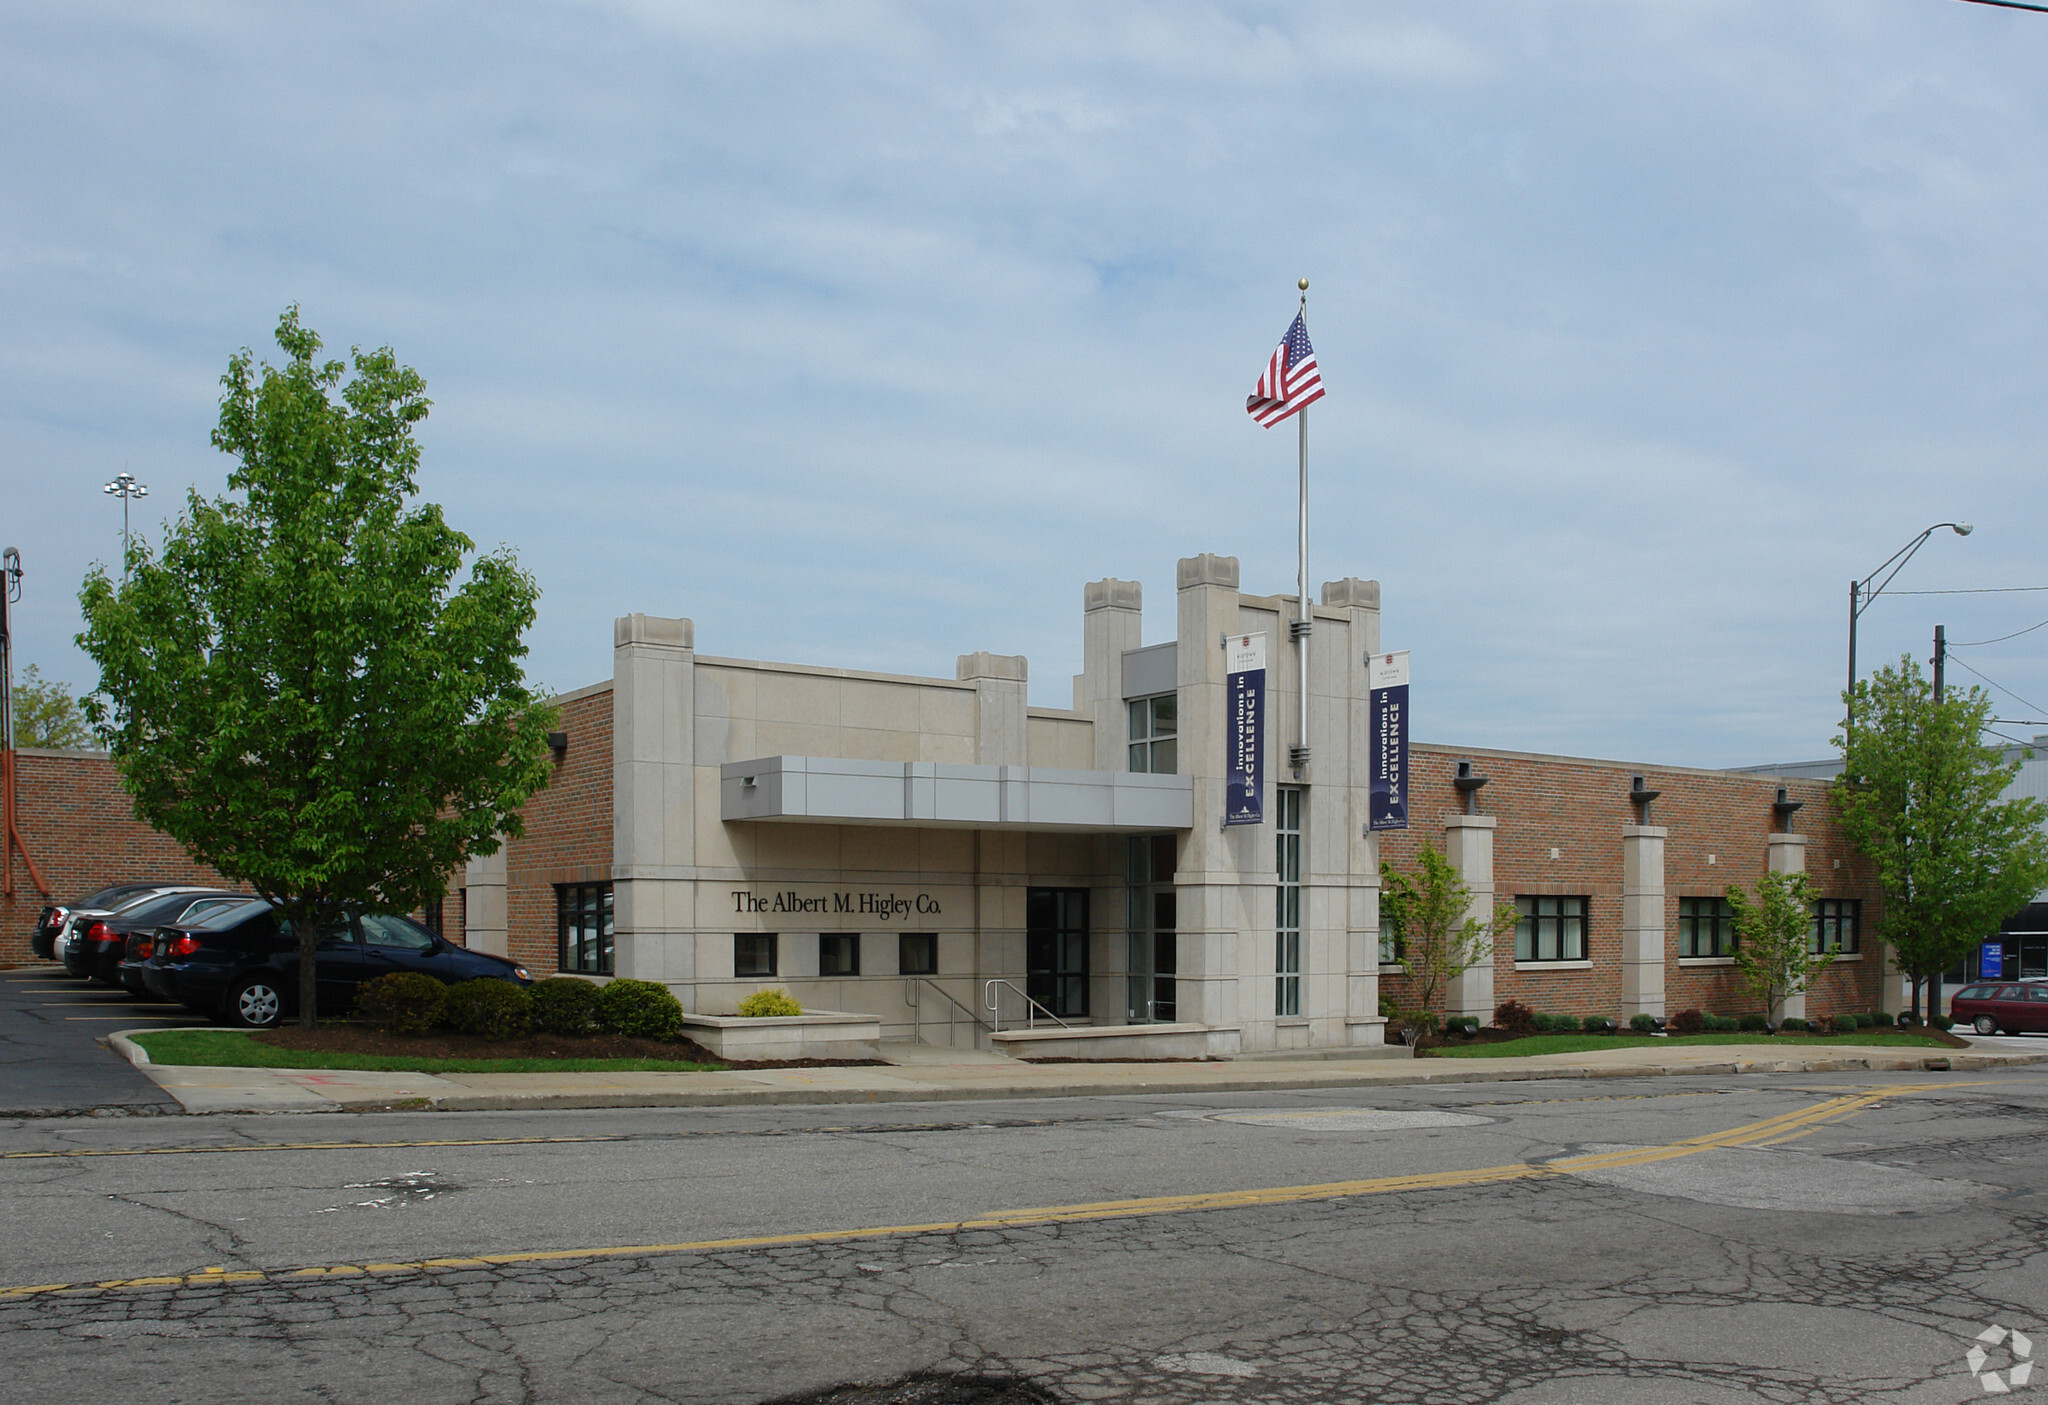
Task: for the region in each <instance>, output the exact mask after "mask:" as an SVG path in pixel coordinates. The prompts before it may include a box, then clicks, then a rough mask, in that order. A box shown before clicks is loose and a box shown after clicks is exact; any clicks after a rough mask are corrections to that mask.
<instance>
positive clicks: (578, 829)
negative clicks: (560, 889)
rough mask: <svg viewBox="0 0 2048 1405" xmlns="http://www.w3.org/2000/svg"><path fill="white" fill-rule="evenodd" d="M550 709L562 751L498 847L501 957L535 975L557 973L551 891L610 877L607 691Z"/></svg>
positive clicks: (570, 697)
mask: <svg viewBox="0 0 2048 1405" xmlns="http://www.w3.org/2000/svg"><path fill="white" fill-rule="evenodd" d="M556 703H557V705H558V706H559V707H560V708H561V714H562V720H561V722H560V724H559V726H560V728H561V730H562V731H564V732H566V733H567V734H568V738H569V745H568V749H567V750H565V751H564V752H563V753H562V754H561V755H560V756H558V757H557V758H556V759H555V769H554V776H553V778H552V779H551V780H550V781H549V782H548V788H547V789H546V790H543V791H542V792H541V793H540V794H538V795H536V796H534V797H533V799H531V800H529V801H527V802H526V811H525V820H526V834H525V835H524V836H523V837H521V838H518V839H512V840H508V841H507V842H506V845H505V907H506V919H507V944H508V950H507V953H506V954H507V955H509V956H510V957H511V958H512V959H513V960H514V961H518V962H521V963H523V964H524V965H525V966H526V968H527V969H528V970H530V971H532V972H533V973H534V975H535V976H536V977H539V976H542V975H547V974H551V973H553V972H554V971H557V970H559V969H560V961H559V951H558V948H557V944H556V928H555V885H556V884H558V883H609V882H610V881H611V877H612V685H611V684H610V683H608V682H607V683H600V684H596V685H594V686H592V687H589V688H581V689H578V690H576V691H575V692H572V693H565V694H563V695H562V696H561V697H560V698H558V699H556Z"/></svg>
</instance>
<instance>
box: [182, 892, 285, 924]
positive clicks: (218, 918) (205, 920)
mask: <svg viewBox="0 0 2048 1405" xmlns="http://www.w3.org/2000/svg"><path fill="white" fill-rule="evenodd" d="M268 911H270V904H269V903H267V902H265V901H263V899H261V898H250V899H248V900H247V901H245V902H238V903H234V904H231V905H230V906H228V907H224V908H222V909H221V910H220V911H218V912H209V913H205V914H204V915H202V916H201V917H200V918H199V920H198V921H196V922H191V923H187V924H186V925H187V926H190V927H193V928H195V929H197V930H200V931H213V932H217V931H219V930H220V929H221V928H223V927H232V926H234V925H235V924H237V923H239V922H242V921H244V920H246V919H248V918H251V917H254V916H256V915H257V914H258V913H263V912H268Z"/></svg>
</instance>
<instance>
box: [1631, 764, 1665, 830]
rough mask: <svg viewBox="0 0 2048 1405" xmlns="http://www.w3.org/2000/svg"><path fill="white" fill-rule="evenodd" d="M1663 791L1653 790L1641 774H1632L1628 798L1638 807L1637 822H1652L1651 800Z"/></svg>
mask: <svg viewBox="0 0 2048 1405" xmlns="http://www.w3.org/2000/svg"><path fill="white" fill-rule="evenodd" d="M1663 793H1664V792H1663V791H1661V790H1652V789H1650V788H1649V787H1648V786H1647V785H1644V784H1643V778H1642V777H1641V776H1630V777H1629V778H1628V798H1629V803H1630V804H1631V805H1634V806H1635V807H1636V823H1637V824H1648V823H1649V822H1650V802H1651V801H1652V800H1655V799H1656V798H1657V797H1658V796H1660V795H1662V794H1663Z"/></svg>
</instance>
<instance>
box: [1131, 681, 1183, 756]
mask: <svg viewBox="0 0 2048 1405" xmlns="http://www.w3.org/2000/svg"><path fill="white" fill-rule="evenodd" d="M1129 706H1130V717H1131V769H1132V770H1133V771H1150V772H1152V773H1153V774H1155V775H1161V776H1170V775H1172V774H1173V773H1174V769H1175V767H1176V766H1177V765H1178V755H1177V753H1176V751H1175V746H1176V744H1177V739H1178V736H1179V730H1180V712H1179V710H1180V698H1179V696H1178V695H1177V694H1174V693H1161V694H1159V696H1157V697H1153V698H1132V699H1131V701H1130V704H1129Z"/></svg>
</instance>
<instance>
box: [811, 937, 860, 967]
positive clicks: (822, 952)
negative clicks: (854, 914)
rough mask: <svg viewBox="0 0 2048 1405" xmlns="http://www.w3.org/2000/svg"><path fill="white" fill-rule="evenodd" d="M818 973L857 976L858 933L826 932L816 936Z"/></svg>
mask: <svg viewBox="0 0 2048 1405" xmlns="http://www.w3.org/2000/svg"><path fill="white" fill-rule="evenodd" d="M818 974H819V975H821V976H857V975H859V974H860V933H858V932H826V933H823V934H822V935H820V936H819V938H818Z"/></svg>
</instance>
